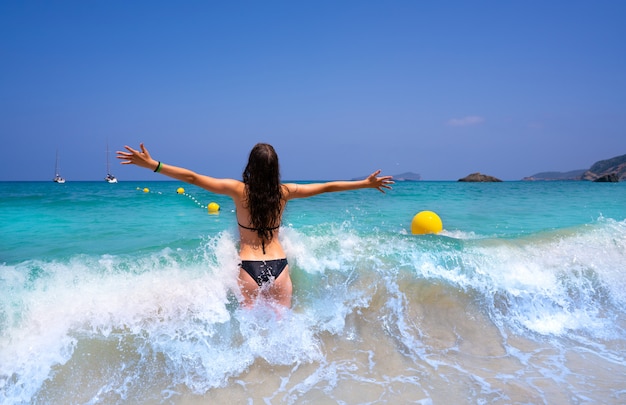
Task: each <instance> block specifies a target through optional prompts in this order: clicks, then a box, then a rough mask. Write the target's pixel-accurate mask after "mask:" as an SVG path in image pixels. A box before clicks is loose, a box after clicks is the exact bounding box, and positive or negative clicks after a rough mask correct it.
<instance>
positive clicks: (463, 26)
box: [0, 0, 626, 181]
mask: <svg viewBox="0 0 626 405" xmlns="http://www.w3.org/2000/svg"><path fill="white" fill-rule="evenodd" d="M624 21H626V1H621V0H615V1H607V0H593V1H592V0H589V1H576V0H573V1H572V0H569V1H561V0H554V1H535V0H530V1H476V2H470V1H421V0H413V1H397V0H385V1H369V0H359V1H352V0H347V1H340V0H336V1H327V0H315V1H273V0H268V1H231V2H224V1H159V0H152V1H116V0H112V1H111V0H107V1H99V0H94V1H84V0H81V1H56V0H50V1H18V0H4V1H1V2H0V137H1V139H2V148H1V150H2V156H1V157H0V181H14V180H15V181H39V180H42V181H50V180H51V179H52V177H53V176H54V169H55V157H56V155H57V153H58V156H59V166H60V172H61V175H62V176H63V177H65V178H66V179H67V181H86V180H102V179H103V178H104V176H105V175H106V165H107V157H109V159H108V160H109V162H110V166H111V172H112V173H113V174H114V175H116V176H117V177H118V178H119V179H120V181H125V180H128V181H130V180H158V179H162V178H163V177H162V176H160V175H157V174H154V173H152V172H150V171H149V170H146V169H141V168H138V167H133V166H127V165H125V166H120V165H119V161H117V160H116V159H115V153H114V152H115V151H117V150H120V149H122V148H123V146H124V145H130V146H132V147H135V148H136V147H138V145H139V143H140V142H144V143H145V145H146V147H147V148H148V150H149V151H150V153H151V154H152V156H153V157H154V158H155V159H157V160H161V161H163V162H165V163H170V164H175V165H179V166H183V167H187V168H189V169H192V170H195V171H197V172H200V173H203V174H207V175H211V176H214V177H232V178H241V172H242V171H243V168H244V167H245V164H246V160H247V157H248V154H249V151H250V149H251V148H252V147H253V146H254V144H256V143H257V142H268V143H270V144H272V145H273V146H274V147H275V149H276V151H277V152H278V154H279V159H280V164H281V173H282V178H283V180H333V179H349V178H354V177H359V176H363V175H367V174H369V173H371V172H372V171H374V170H376V169H382V170H383V173H384V174H391V175H395V174H401V173H405V172H413V173H419V174H420V175H421V176H422V179H423V180H457V179H459V178H461V177H465V176H466V175H468V174H470V173H474V172H480V173H484V174H488V175H492V176H495V177H498V178H500V179H503V180H520V179H522V178H523V177H525V176H530V175H533V174H536V173H540V172H545V171H561V172H565V171H570V170H577V169H587V168H589V167H590V166H591V165H592V164H593V163H595V162H596V161H598V160H603V159H608V158H611V157H615V156H619V155H623V154H626V24H625V23H624ZM107 145H108V150H109V153H108V155H107ZM163 179H164V178H163Z"/></svg>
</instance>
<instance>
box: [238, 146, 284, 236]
mask: <svg viewBox="0 0 626 405" xmlns="http://www.w3.org/2000/svg"><path fill="white" fill-rule="evenodd" d="M243 183H244V184H245V187H246V203H247V205H248V209H249V210H250V224H251V225H252V226H251V228H254V230H255V231H256V233H257V235H258V236H259V238H260V239H261V241H262V242H263V245H264V246H265V242H266V241H271V240H272V238H273V237H274V229H276V228H277V227H278V226H279V225H280V214H281V207H282V203H281V202H282V198H283V190H282V185H281V182H280V167H279V165H278V155H277V154H276V151H275V150H274V148H273V147H272V145H269V144H267V143H257V144H256V145H254V147H253V148H252V150H251V151H250V157H249V158H248V164H247V165H246V168H245V169H244V171H243Z"/></svg>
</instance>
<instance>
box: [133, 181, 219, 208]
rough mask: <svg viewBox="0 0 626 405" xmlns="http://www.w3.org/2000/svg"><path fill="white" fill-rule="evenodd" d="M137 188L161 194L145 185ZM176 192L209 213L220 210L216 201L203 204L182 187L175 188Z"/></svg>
mask: <svg viewBox="0 0 626 405" xmlns="http://www.w3.org/2000/svg"><path fill="white" fill-rule="evenodd" d="M137 190H141V191H143V192H144V193H156V194H163V193H162V192H160V191H156V192H155V191H150V189H149V188H147V187H145V188H141V187H137ZM176 194H180V195H184V196H185V197H187V198H189V199H190V200H191V201H193V202H194V203H195V204H196V205H197V206H198V207H200V208H202V209H206V210H207V211H208V212H209V214H218V213H219V211H220V205H219V204H218V203H216V202H210V203H209V204H207V205H203V204H202V203H201V202H200V201H198V199H197V198H196V197H194V196H193V195H191V194H189V193H186V192H185V189H184V188H182V187H179V188H178V189H177V190H176Z"/></svg>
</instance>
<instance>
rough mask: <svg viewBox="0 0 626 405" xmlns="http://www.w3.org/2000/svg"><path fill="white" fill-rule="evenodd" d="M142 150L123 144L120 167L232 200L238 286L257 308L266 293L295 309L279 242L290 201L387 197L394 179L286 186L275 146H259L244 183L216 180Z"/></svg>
mask: <svg viewBox="0 0 626 405" xmlns="http://www.w3.org/2000/svg"><path fill="white" fill-rule="evenodd" d="M139 147H140V149H141V150H135V149H133V148H131V147H129V146H125V147H124V148H126V150H127V151H128V152H117V157H118V159H121V160H122V162H121V163H122V164H134V165H137V166H140V167H145V168H148V169H152V170H153V171H155V172H158V173H161V174H164V175H166V176H169V177H172V178H175V179H177V180H180V181H184V182H186V183H190V184H194V185H196V186H199V187H202V188H204V189H205V190H208V191H210V192H213V193H217V194H224V195H227V196H229V197H231V198H232V199H233V201H234V203H235V208H236V212H237V223H238V224H239V237H240V246H239V256H240V259H241V264H240V265H239V266H240V268H239V286H240V288H241V292H242V294H243V298H244V301H243V305H244V306H251V305H252V304H254V301H255V300H256V298H257V296H258V295H259V293H263V294H267V296H269V297H270V298H271V299H272V300H274V301H276V302H277V303H279V304H281V305H284V306H285V307H290V306H291V294H292V284H291V277H290V276H289V266H288V264H287V258H286V254H285V251H284V250H283V247H282V246H281V244H280V242H279V240H278V232H279V227H280V223H281V220H282V215H283V211H284V209H285V205H286V204H287V201H289V200H291V199H294V198H306V197H311V196H314V195H317V194H322V193H328V192H335V191H347V190H356V189H361V188H375V189H378V190H379V191H381V192H383V193H384V192H385V190H384V189H390V188H391V184H393V180H392V177H391V176H381V177H378V175H379V174H380V170H378V171H376V172H374V173H372V174H371V175H369V176H368V177H367V178H366V179H363V180H355V181H330V182H326V183H313V184H295V183H290V184H282V183H281V182H280V169H279V164H278V156H277V155H276V152H275V151H274V148H273V147H272V146H271V145H269V144H265V143H259V144H257V145H255V146H254V148H252V150H251V151H250V157H249V159H248V164H247V166H246V168H245V170H244V172H243V181H239V180H234V179H216V178H214V177H210V176H204V175H200V174H197V173H195V172H193V171H191V170H188V169H184V168H182V167H177V166H172V165H167V164H164V163H162V162H159V161H156V160H154V159H152V157H151V156H150V153H149V152H148V150H147V149H146V148H145V147H144V145H143V143H142V144H140V145H139Z"/></svg>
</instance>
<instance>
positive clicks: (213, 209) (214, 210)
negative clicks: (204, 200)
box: [207, 202, 220, 214]
mask: <svg viewBox="0 0 626 405" xmlns="http://www.w3.org/2000/svg"><path fill="white" fill-rule="evenodd" d="M207 208H208V210H209V214H216V213H217V212H218V211H219V210H220V206H219V204H218V203H214V202H212V203H210V204H209V205H208V206H207Z"/></svg>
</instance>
